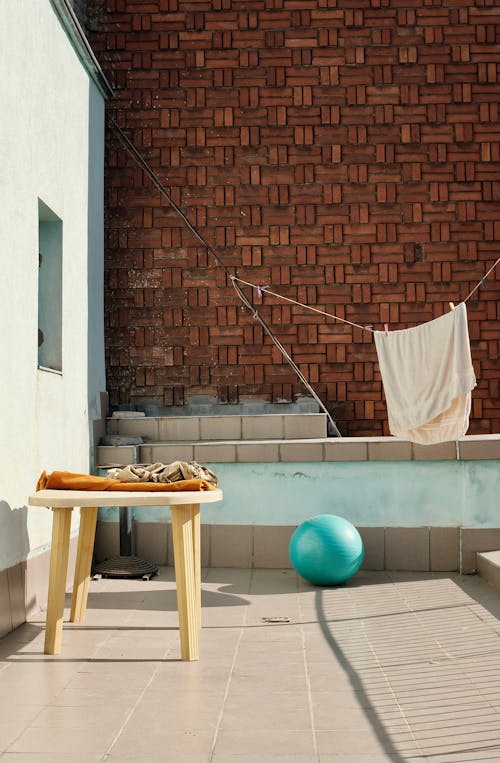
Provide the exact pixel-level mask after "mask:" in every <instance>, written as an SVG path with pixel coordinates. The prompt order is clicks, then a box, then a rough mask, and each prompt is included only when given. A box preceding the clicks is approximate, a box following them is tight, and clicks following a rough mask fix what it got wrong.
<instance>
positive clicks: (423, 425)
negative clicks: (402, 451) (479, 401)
mask: <svg viewBox="0 0 500 763" xmlns="http://www.w3.org/2000/svg"><path fill="white" fill-rule="evenodd" d="M374 335H375V347H376V349H377V356H378V362H379V366H380V372H381V374H382V383H383V386H384V392H385V399H386V402H387V412H388V417H389V429H390V431H391V434H393V435H394V436H395V437H399V438H401V439H404V440H410V441H411V442H416V443H420V444H422V445H431V444H433V443H438V442H447V441H449V440H457V439H458V438H459V437H462V436H463V435H464V434H465V432H466V431H467V429H468V426H469V414H470V405H471V391H472V390H473V389H474V387H475V386H476V377H475V375H474V369H473V366H472V360H471V354H470V343H469V331H468V328H467V311H466V307H465V303H464V302H461V303H460V304H459V305H457V307H456V308H455V309H454V310H450V312H449V313H445V314H444V315H442V316H440V317H439V318H436V319H435V320H433V321H429V322H428V323H423V324H421V325H420V326H415V327H414V328H410V329H403V330H400V331H389V332H385V331H375V332H374Z"/></svg>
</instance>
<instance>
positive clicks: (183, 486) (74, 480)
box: [36, 471, 215, 493]
mask: <svg viewBox="0 0 500 763" xmlns="http://www.w3.org/2000/svg"><path fill="white" fill-rule="evenodd" d="M36 489H37V491H38V490H117V491H118V490H121V491H124V492H135V493H150V492H151V493H152V492H155V493H174V492H182V491H188V492H191V491H197V492H198V491H200V490H215V486H214V485H211V484H210V483H209V482H207V481H206V480H202V479H190V480H178V481H177V482H168V483H161V484H160V483H157V482H120V481H119V480H113V479H107V478H106V477H96V476H95V475H92V474H75V473H73V472H64V471H55V472H52V473H51V474H47V472H45V471H43V472H42V474H41V475H40V477H39V479H38V482H37V486H36Z"/></svg>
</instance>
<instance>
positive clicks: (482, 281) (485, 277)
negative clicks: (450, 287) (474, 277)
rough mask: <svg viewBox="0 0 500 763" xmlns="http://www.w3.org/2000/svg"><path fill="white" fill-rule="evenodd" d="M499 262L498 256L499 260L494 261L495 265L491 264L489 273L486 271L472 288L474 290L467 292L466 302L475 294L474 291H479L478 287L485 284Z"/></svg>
mask: <svg viewBox="0 0 500 763" xmlns="http://www.w3.org/2000/svg"><path fill="white" fill-rule="evenodd" d="M499 262H500V257H499V258H498V260H497V261H496V262H494V263H493V265H492V266H491V268H490V269H489V270H488V272H487V273H485V274H484V276H483V277H482V278H481V279H480V280H479V281H478V282H477V284H476V285H475V286H474V288H473V289H472V291H471V292H470V294H467V296H466V298H465V299H464V300H463V301H464V302H467V300H468V299H470V297H472V295H473V294H474V292H475V291H477V289H479V287H480V286H484V282H485V280H486V279H487V278H488V276H489V274H490V273H491V272H492V271H493V270H495V268H496V266H497V265H498V263H499Z"/></svg>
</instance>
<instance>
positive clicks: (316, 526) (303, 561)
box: [288, 514, 364, 585]
mask: <svg viewBox="0 0 500 763" xmlns="http://www.w3.org/2000/svg"><path fill="white" fill-rule="evenodd" d="M288 552H289V556H290V561H291V563H292V566H293V567H294V569H295V570H296V571H297V572H298V573H299V575H302V577H303V578H305V579H306V580H308V581H309V582H310V583H313V584H314V585H337V584H338V583H343V582H344V581H345V580H348V579H349V578H351V577H352V576H353V575H355V574H356V572H357V571H358V570H359V568H360V567H361V564H362V562H363V556H364V548H363V541H362V540H361V536H360V534H359V532H358V531H357V530H356V528H355V527H354V525H352V524H351V523H350V522H348V521H347V519H344V518H343V517H337V516H335V515H334V514H319V515H318V516H317V517H312V519H307V520H306V521H305V522H302V524H301V525H299V526H298V527H297V529H296V530H295V532H294V533H293V535H292V537H291V539H290V546H289V549H288Z"/></svg>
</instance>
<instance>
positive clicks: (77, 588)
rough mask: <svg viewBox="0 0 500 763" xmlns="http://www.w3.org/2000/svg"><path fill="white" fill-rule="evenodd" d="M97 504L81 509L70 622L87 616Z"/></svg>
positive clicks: (78, 620)
mask: <svg viewBox="0 0 500 763" xmlns="http://www.w3.org/2000/svg"><path fill="white" fill-rule="evenodd" d="M97 512H98V508H97V506H87V507H85V508H83V509H80V532H79V534H78V549H77V552H76V563H75V579H74V583H73V595H72V597H71V613H70V616H69V619H70V622H72V623H73V622H80V621H81V620H83V619H84V617H85V611H86V609H87V598H88V593H89V580H90V569H91V567H92V554H93V551H94V539H95V528H96V525H97Z"/></svg>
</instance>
